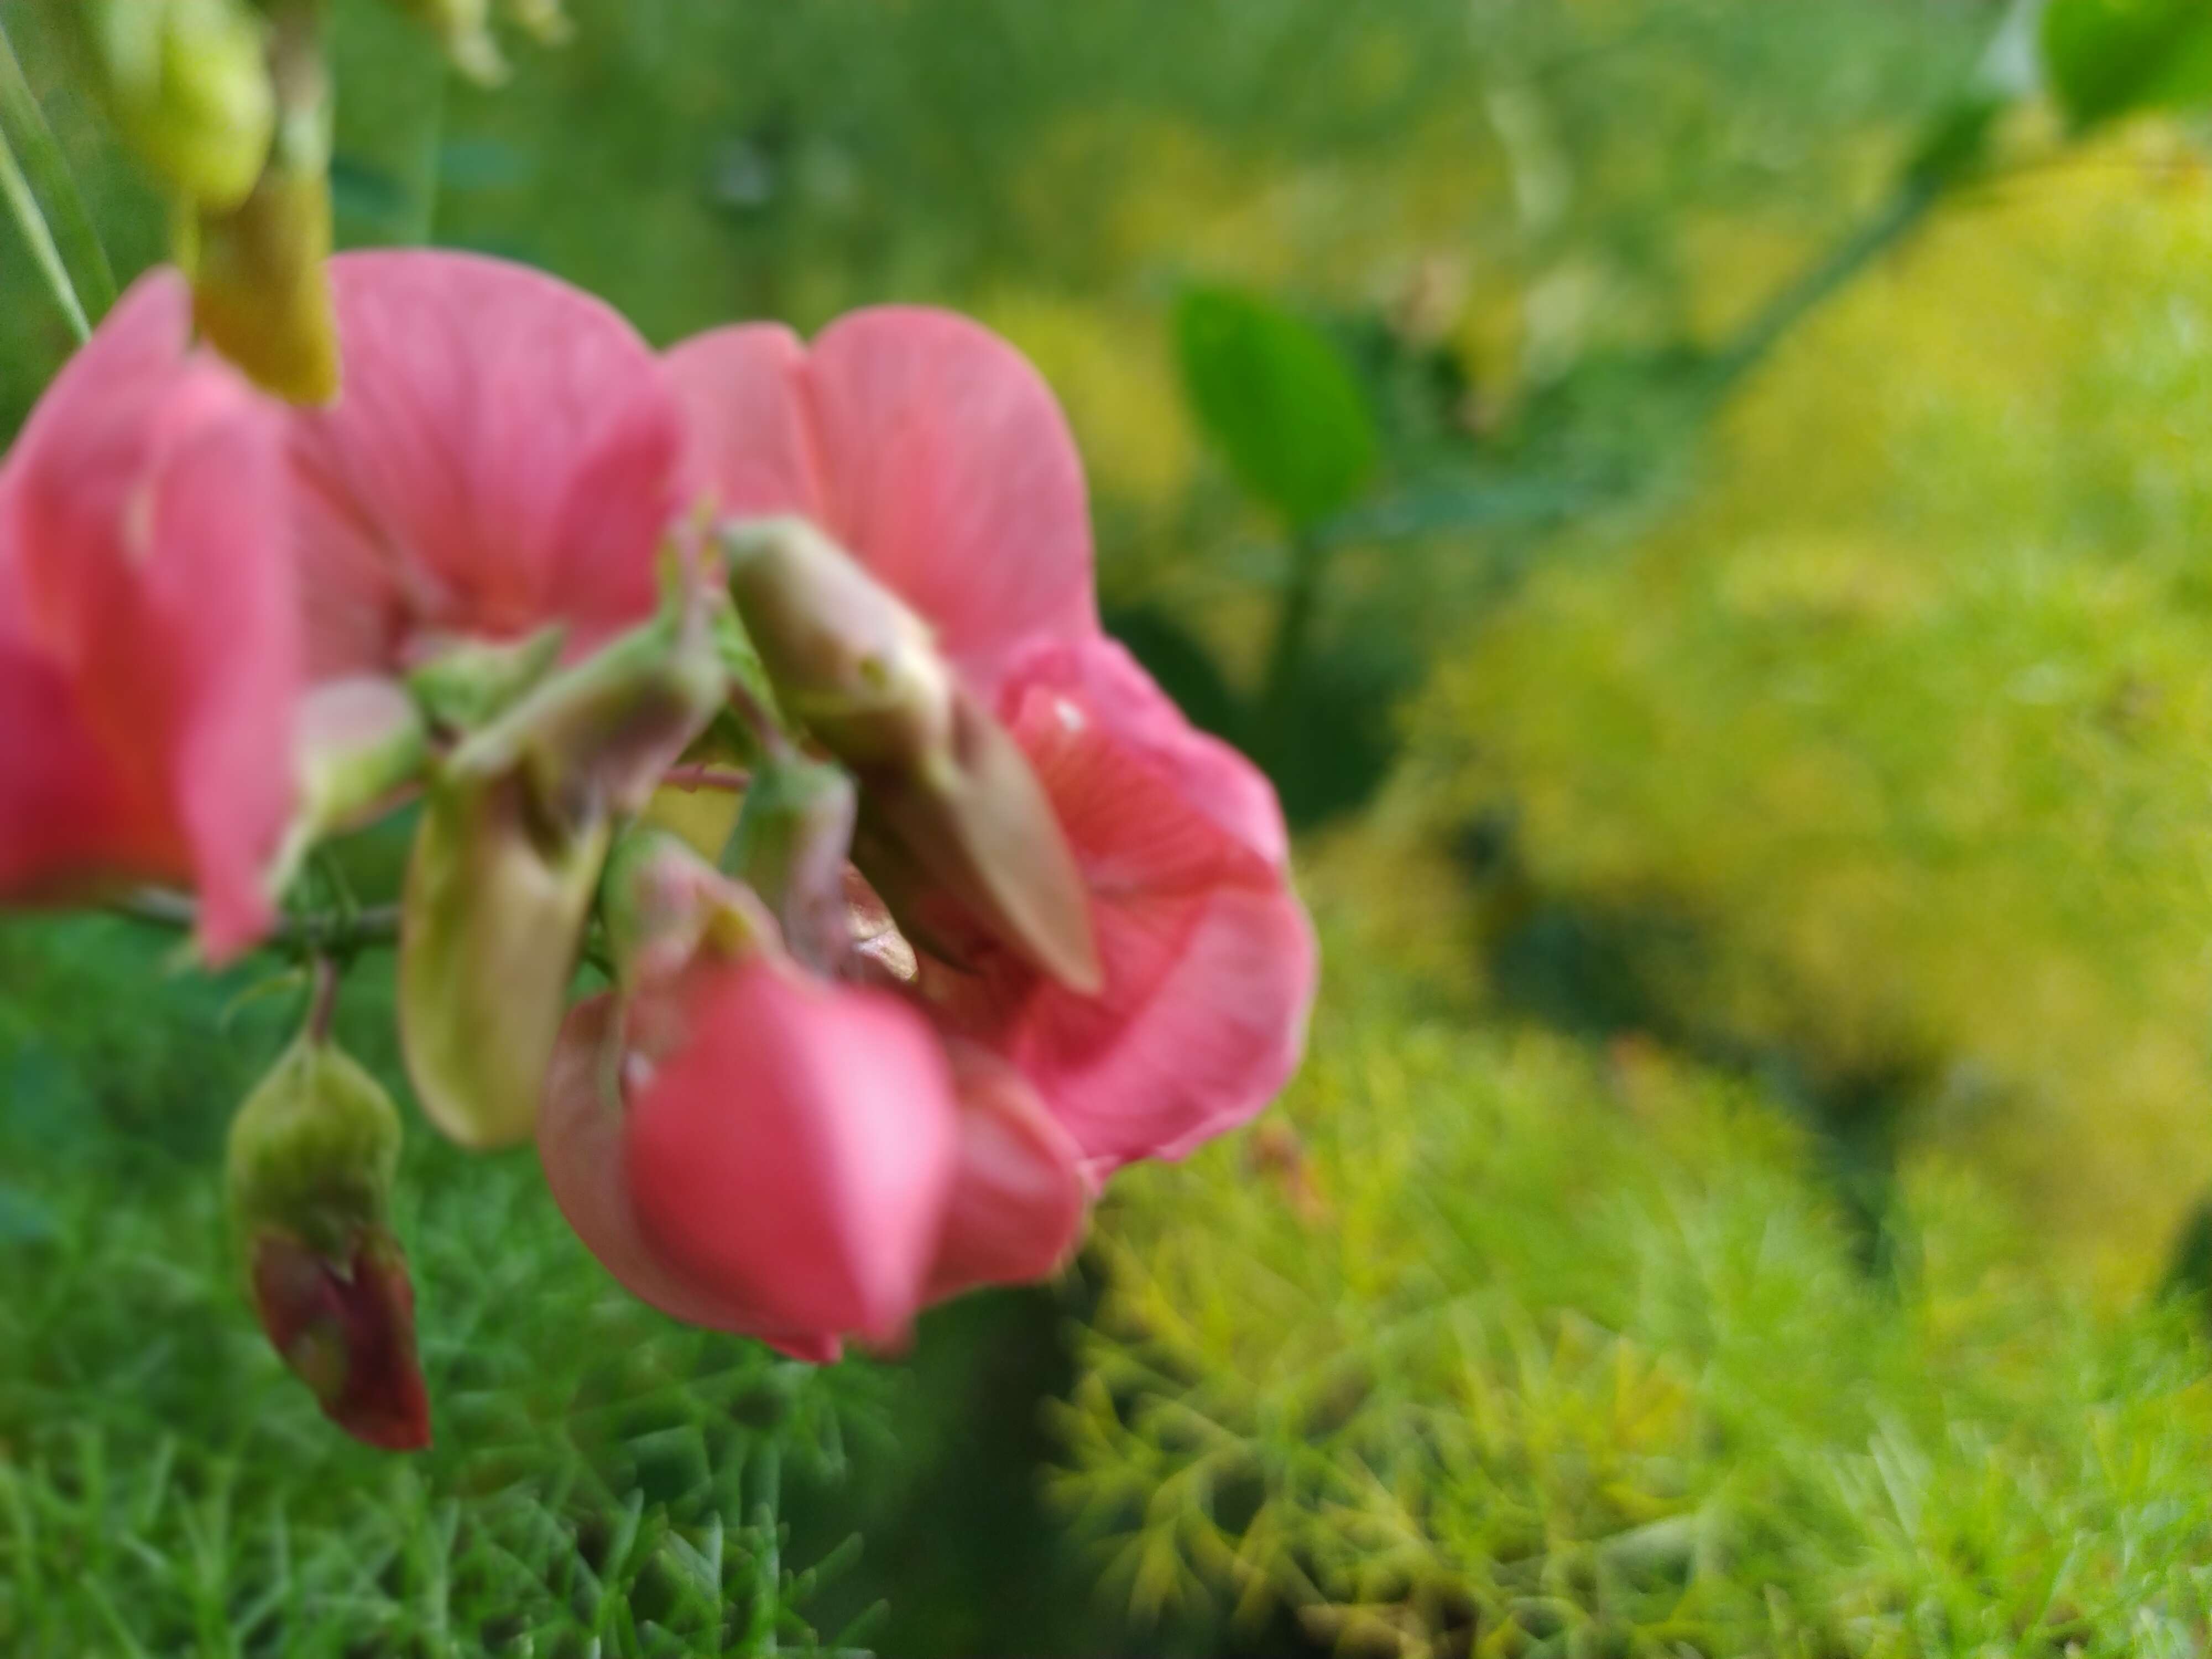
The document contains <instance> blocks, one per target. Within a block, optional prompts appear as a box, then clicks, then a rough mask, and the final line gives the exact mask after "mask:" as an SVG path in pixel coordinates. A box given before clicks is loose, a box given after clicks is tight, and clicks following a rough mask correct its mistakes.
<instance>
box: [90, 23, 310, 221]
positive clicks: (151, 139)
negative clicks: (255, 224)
mask: <svg viewBox="0 0 2212 1659" xmlns="http://www.w3.org/2000/svg"><path fill="white" fill-rule="evenodd" d="M87 21H88V23H89V25H90V33H91V39H92V43H93V48H94V53H95V55H96V56H97V58H99V61H100V67H101V70H103V71H104V72H105V75H106V83H107V100H108V104H109V106H110V108H111V109H112V111H113V112H114V116H115V121H116V125H118V127H120V128H121V129H122V131H123V134H124V137H125V138H126V139H127V140H128V141H129V143H130V144H131V148H132V149H135V150H136V151H137V153H138V155H140V157H141V158H142V159H143V161H145V163H146V165H147V166H148V167H151V168H152V169H153V170H154V171H155V173H158V174H159V175H160V176H161V179H162V180H163V181H164V182H165V183H167V185H170V186H171V187H172V188H173V189H174V190H175V191H178V192H179V193H180V194H181V195H183V196H185V197H188V198H190V199H191V200H192V201H194V202H197V203H199V204H203V205H204V207H206V208H207V209H209V210H212V211H216V212H222V211H224V210H228V209H231V208H234V207H236V206H238V205H239V204H240V203H242V202H243V201H244V200H245V199H246V195H247V193H248V192H250V191H252V188H253V185H254V182H255V180H257V179H259V178H260V176H261V169H262V167H263V165H264V163H265V162H266V161H268V159H269V148H270V141H271V139H272V138H273V137H275V134H276V88H275V87H274V85H273V84H272V82H271V80H270V71H269V61H268V48H267V41H266V29H265V26H264V23H263V21H262V19H261V17H260V15H259V14H258V12H256V11H255V10H254V9H253V8H252V6H251V5H249V4H247V3H246V0H94V3H93V5H92V7H91V9H90V10H89V12H88V19H87Z"/></svg>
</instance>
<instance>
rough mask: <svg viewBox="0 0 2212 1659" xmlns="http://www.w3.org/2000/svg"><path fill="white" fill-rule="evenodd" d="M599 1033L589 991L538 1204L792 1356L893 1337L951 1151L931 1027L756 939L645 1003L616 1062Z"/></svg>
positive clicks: (605, 1022) (690, 1307)
mask: <svg viewBox="0 0 2212 1659" xmlns="http://www.w3.org/2000/svg"><path fill="white" fill-rule="evenodd" d="M610 1031H611V1006H610V1005H609V1004H608V1003H607V1002H606V1000H604V999H602V1000H599V1001H597V1002H591V1003H586V1004H585V1005H583V1006H581V1007H580V1008H578V1009H577V1010H576V1011H575V1012H574V1013H572V1014H571V1015H570V1017H569V1021H568V1029H567V1030H565V1031H564V1032H563V1034H562V1043H561V1047H560V1049H559V1051H558V1052H557V1054H556V1059H555V1062H554V1074H553V1078H552V1080H551V1082H550V1085H549V1087H548V1090H547V1097H546V1102H545V1106H544V1111H543V1112H542V1113H541V1115H540V1118H539V1126H538V1146H539V1152H540V1156H541V1158H542V1159H543V1161H544V1166H545V1173H546V1178H547V1180H548V1182H550V1185H551V1187H552V1188H553V1193H554V1197H555V1199H556V1201H557V1202H558V1203H559V1204H560V1206H561V1207H562V1212H563V1213H564V1214H566V1215H567V1216H568V1220H569V1225H572V1226H573V1227H574V1228H575V1230H576V1232H577V1234H578V1236H579V1237H581V1238H582V1239H583V1241H584V1243H586V1245H587V1246H588V1247H589V1248H590V1249H592V1253H593V1254H594V1255H598V1256H599V1259H600V1260H601V1261H603V1262H605V1264H606V1266H607V1268H608V1270H609V1271H610V1272H611V1273H613V1274H614V1275H615V1276H616V1278H617V1279H620V1280H621V1281H622V1282H623V1284H624V1285H627V1286H628V1287H629V1289H630V1290H631V1291H634V1292H635V1294H637V1295H638V1296H640V1297H643V1298H644V1299H645V1300H647V1301H648V1302H651V1303H653V1304H654V1305H656V1306H658V1307H659V1308H661V1309H662V1310H664V1311H665V1312H668V1313H671V1314H673V1315H675V1316H677V1317H678V1318H682V1319H686V1320H690V1321H691V1322H696V1323H702V1324H707V1325H711V1326H715V1327H718V1328H723V1329H728V1330H736V1331H742V1332H745V1333H747V1334H752V1335H756V1336H760V1337H763V1338H764V1339H765V1340H769V1341H770V1342H772V1343H774V1344H775V1346H778V1347H780V1348H782V1349H783V1350H784V1351H785V1352H789V1353H793V1354H794V1355H797V1356H799V1357H800V1358H809V1359H817V1360H818V1359H829V1358H835V1357H836V1353H837V1351H838V1346H839V1341H840V1339H841V1338H842V1336H844V1335H847V1334H857V1335H860V1336H862V1337H865V1338H866V1339H868V1340H872V1341H876V1342H888V1341H892V1340H896V1339H897V1338H899V1337H900V1336H901V1335H902V1334H903V1333H904V1331H905V1329H906V1328H907V1326H908V1323H909V1322H910V1321H911V1320H912V1319H913V1316H914V1315H915V1312H916V1310H918V1309H919V1308H920V1307H921V1303H922V1298H923V1295H924V1292H925V1290H926V1288H927V1282H928V1276H929V1273H930V1270H931V1267H932V1266H933V1262H934V1260H935V1255H936V1249H937V1241H938V1237H939V1231H940V1230H941V1227H942V1225H943V1220H944V1216H945V1205H946V1201H947V1199H948V1195H949V1194H950V1192H951V1185H952V1180H953V1171H954V1166H955V1162H956V1147H955V1121H956V1115H955V1109H954V1105H953V1097H952V1091H951V1079H950V1076H949V1074H948V1072H947V1067H946V1063H945V1057H944V1054H943V1052H942V1050H941V1049H940V1048H939V1045H938V1043H937V1041H936V1039H935V1037H934V1036H933V1035H932V1033H931V1032H930V1030H929V1028H928V1026H927V1024H926V1023H925V1022H924V1021H923V1020H922V1019H921V1018H920V1017H919V1016H918V1015H917V1014H916V1013H915V1012H914V1010H913V1009H912V1008H910V1007H909V1006H907V1005H906V1004H905V1003H904V1002H902V1000H899V999H898V998H896V997H894V996H891V995H890V994H888V993H885V992H881V991H874V990H864V989H857V988H854V987H847V986H839V985H833V984H830V983H829V982H828V981H817V980H811V979H809V978H808V977H806V976H805V975H803V974H802V973H800V972H799V971H797V970H795V969H792V968H791V967H790V966H789V965H788V964H786V963H782V962H781V961H772V960H770V959H769V957H767V956H765V955H764V954H762V953H759V952H757V951H751V952H748V953H747V954H746V955H744V957H740V958H738V959H735V960H718V959H714V958H711V957H708V958H702V959H701V960H700V961H699V962H698V963H695V964H694V966H693V967H692V968H691V969H689V970H687V971H686V972H685V973H684V975H681V976H680V977H679V978H678V980H676V981H673V982H672V983H671V984H668V985H665V986H659V987H653V988H652V989H650V990H647V991H645V992H643V993H641V994H640V997H639V998H638V1000H637V1001H636V1003H635V1004H634V1006H633V1007H632V1008H631V1010H630V1012H629V1026H628V1029H627V1030H626V1031H624V1032H623V1038H622V1040H623V1048H624V1052H623V1054H622V1055H621V1056H620V1057H619V1059H618V1060H616V1061H615V1063H614V1064H613V1066H609V1063H608V1060H609V1057H608V1054H607V1051H606V1047H605V1045H606V1042H607V1041H608V1039H609V1036H610ZM614 1077H618V1078H619V1079H620V1081H619V1084H618V1085H616V1086H615V1087H611V1086H610V1085H611V1078H614ZM617 1089H618V1092H619V1096H620V1098H616V1097H615V1093H616V1092H617Z"/></svg>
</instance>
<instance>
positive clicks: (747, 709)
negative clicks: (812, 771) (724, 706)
mask: <svg viewBox="0 0 2212 1659" xmlns="http://www.w3.org/2000/svg"><path fill="white" fill-rule="evenodd" d="M729 700H730V712H731V713H732V714H735V715H736V716H737V717H738V720H741V721H743V722H744V727H745V730H746V731H747V732H750V734H751V736H752V739H753V741H754V743H755V744H758V745H759V748H760V751H761V753H762V754H763V755H764V756H766V757H768V758H769V760H772V761H787V760H790V759H793V757H796V756H797V754H798V753H799V750H798V749H797V748H796V747H795V746H794V745H793V743H792V741H791V737H790V734H789V733H787V732H785V731H784V729H783V727H782V726H781V724H780V723H779V722H778V721H777V720H776V718H775V715H774V714H771V713H769V709H768V706H767V705H766V704H764V703H763V702H761V700H760V699H759V698H758V697H757V696H754V695H753V689H752V687H750V685H747V684H745V683H744V680H742V679H740V678H738V677H737V676H736V675H734V674H733V675H732V676H731V677H730V681H729Z"/></svg>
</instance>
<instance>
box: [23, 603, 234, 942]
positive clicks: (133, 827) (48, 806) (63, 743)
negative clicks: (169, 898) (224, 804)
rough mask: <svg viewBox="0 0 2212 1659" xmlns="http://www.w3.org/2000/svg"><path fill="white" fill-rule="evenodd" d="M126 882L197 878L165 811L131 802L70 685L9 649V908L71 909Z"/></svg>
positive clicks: (39, 663)
mask: <svg viewBox="0 0 2212 1659" xmlns="http://www.w3.org/2000/svg"><path fill="white" fill-rule="evenodd" d="M113 872H133V873H136V874H137V875H139V876H141V877H145V878H160V879H167V880H173V881H184V880H186V879H188V878H189V875H190V869H189V860H187V859H186V857H185V852H184V849H183V848H181V847H180V846H178V845H176V844H175V837H174V836H173V833H171V832H170V831H169V830H168V829H167V827H166V826H165V825H164V823H163V822H162V814H161V812H160V811H159V803H158V802H155V803H148V802H146V801H144V800H143V799H139V800H134V799H132V798H131V793H130V792H129V790H128V789H127V788H126V787H125V779H124V776H123V775H122V774H121V773H120V772H119V770H118V769H117V768H115V767H114V766H112V765H111V764H110V763H109V762H108V759H107V757H106V755H105V754H104V753H103V752H102V751H101V750H100V744H99V740H98V739H97V738H94V736H93V734H92V732H90V731H89V730H88V729H87V727H86V726H85V724H84V720H83V717H82V713H81V711H80V710H79V709H78V708H77V703H76V697H75V696H73V695H72V694H71V692H70V686H69V683H68V681H67V680H65V679H64V678H63V677H62V675H61V674H60V673H59V671H57V670H56V669H54V668H53V667H52V665H49V664H47V663H45V662H42V661H40V659H37V658H35V657H33V656H31V655H29V654H27V653H24V652H23V651H21V650H20V649H17V648H14V647H10V646H9V644H7V643H6V642H4V641H0V898H5V899H8V900H10V901H13V902H27V901H31V902H34V901H40V900H54V901H60V902H66V901H68V900H70V899H72V898H76V897H78V896H82V894H84V893H85V892H87V891H88V890H93V889H94V888H95V887H96V886H97V885H98V884H99V883H100V878H101V877H102V876H103V875H108V874H112V873H113Z"/></svg>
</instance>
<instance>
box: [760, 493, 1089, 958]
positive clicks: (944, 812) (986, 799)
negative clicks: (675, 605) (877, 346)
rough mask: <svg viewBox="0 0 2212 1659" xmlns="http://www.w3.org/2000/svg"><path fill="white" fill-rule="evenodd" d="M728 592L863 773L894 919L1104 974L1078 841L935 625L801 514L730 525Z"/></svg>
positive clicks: (819, 725)
mask: <svg viewBox="0 0 2212 1659" xmlns="http://www.w3.org/2000/svg"><path fill="white" fill-rule="evenodd" d="M723 546H724V549H725V551H726V555H727V558H728V565H729V573H730V592H731V596H732V599H733V600H734V601H735V603H736V605H737V607H738V614H739V616H740V617H742V619H743V620H744V624H745V627H746V629H747V630H748V631H749V632H750V635H752V639H753V642H754V644H755V645H756V646H757V647H758V649H759V652H760V656H761V660H762V662H763V665H765V666H766V667H767V670H768V672H769V678H770V679H771V680H772V681H773V682H774V683H775V688H776V691H777V693H778V695H779V696H780V697H781V700H782V702H783V706H784V707H785V708H787V709H789V710H790V711H791V712H792V714H794V715H795V716H797V717H798V718H799V720H801V721H803V722H804V723H805V726H806V728H807V729H808V731H809V732H811V733H812V734H813V735H814V736H815V737H816V738H819V739H820V740H821V742H822V743H823V745H824V746H825V747H827V748H828V749H829V751H830V752H831V753H832V754H834V755H836V757H837V758H838V759H840V760H842V761H843V762H844V763H846V764H848V766H850V767H852V768H853V769H854V772H855V773H856V774H857V775H858V777H859V780H860V811H861V820H862V823H863V826H864V828H865V829H866V830H867V831H868V832H869V833H868V836H867V838H866V840H865V841H864V842H863V851H862V855H861V858H860V863H861V866H862V868H863V869H864V870H866V872H867V873H868V875H869V877H870V878H871V879H872V880H874V881H875V883H876V884H877V886H878V889H879V890H881V891H882V892H883V895H884V898H885V899H886V900H888V901H889V902H890V905H891V907H892V909H893V910H894V912H896V913H897V914H898V915H899V918H900V921H901V922H902V924H904V923H906V922H908V921H913V922H914V924H915V928H916V929H917V930H919V932H920V933H923V934H927V933H930V932H932V931H933V928H932V927H931V924H930V921H929V918H928V917H927V914H926V913H925V909H924V904H925V902H928V901H933V900H935V899H937V898H939V897H940V896H941V897H942V898H943V899H945V900H949V901H950V902H951V903H952V904H953V905H954V906H955V907H956V908H957V910H958V912H960V913H961V915H963V916H964V917H965V918H967V919H968V920H969V921H973V922H975V923H976V924H978V925H980V926H981V927H984V928H985V929H987V931H989V932H990V933H992V934H994V936H996V937H997V938H999V939H1002V940H1004V941H1005V942H1006V944H1007V945H1010V946H1011V947H1012V948H1013V949H1014V950H1015V951H1017V952H1018V953H1019V954H1020V955H1021V956H1022V957H1024V959H1026V960H1028V961H1030V963H1033V964H1034V965H1035V966H1036V967H1037V968H1039V969H1042V971H1044V972H1046V973H1048V974H1050V975H1053V976H1054V978H1056V979H1058V980H1060V981H1062V982H1063V983H1065V984H1066V985H1068V986H1069V987H1072V988H1073V989H1076V990H1079V991H1086V992H1088V991H1094V990H1096V989H1097V987H1098V984H1099V982H1100V969H1099V964H1098V954H1097V945H1096V943H1095V941H1094V940H1093V939H1092V938H1091V912H1090V903H1089V900H1088V897H1087V896H1086V894H1085V888H1084V884H1083V881H1082V878H1081V876H1080V874H1079V872H1078V871H1077V869H1076V866H1075V858H1074V854H1073V853H1071V852H1070V851H1069V850H1068V847H1067V843H1066V838H1065V837H1064V836H1062V835H1061V834H1060V825H1059V821H1058V819H1057V818H1056V817H1054V814H1053V811H1052V806H1051V803H1050V802H1049V801H1048V800H1047V799H1046V798H1045V793H1044V791H1043V788H1042V787H1041V786H1040V785H1039V784H1038V782H1037V781H1036V775H1035V774H1034V773H1033V772H1032V771H1031V770H1030V764H1029V761H1028V759H1027V758H1026V757H1024V755H1023V753H1022V751H1021V749H1020V747H1019V746H1018V744H1015V742H1014V741H1013V739H1012V738H1011V737H1009V736H1008V735H1007V733H1006V730H1005V728H1004V727H1002V726H1000V724H999V723H998V721H996V720H994V719H993V718H992V717H991V715H990V714H989V713H988V712H987V710H985V709H984V708H983V707H982V706H981V703H979V702H976V701H975V697H974V696H972V695H971V694H970V693H969V691H968V690H966V688H965V687H964V686H963V685H962V684H960V683H959V681H958V679H957V678H956V677H955V676H954V674H953V672H952V671H951V667H950V666H949V665H947V664H946V663H945V659H943V658H942V657H941V656H940V655H939V653H938V651H937V648H936V646H935V645H934V644H933V642H932V640H931V637H930V633H929V629H927V626H926V625H924V623H922V622H921V619H920V618H919V617H916V616H915V614H914V613H913V612H912V611H909V610H908V609H907V607H906V606H905V605H903V604H902V602H901V601H900V600H899V599H898V598H897V597H896V595H895V594H893V593H891V592H890V591H889V590H888V589H886V588H884V586H881V585H880V584H879V583H878V582H877V581H876V580H875V579H874V578H873V577H872V576H871V575H869V574H868V573H867V572H866V571H865V570H864V569H862V568H860V565H859V564H857V563H856V562H854V560H853V559H852V558H851V557H850V556H848V555H847V554H846V553H845V552H844V551H843V550H842V549H840V548H839V547H837V546H836V544H833V543H831V542H830V541H829V539H828V538H825V537H823V535H822V534H821V533H820V532H818V531H817V530H815V529H814V528H813V527H812V526H811V525H808V524H806V523H805V522H804V521H803V520H793V519H771V520H757V521H753V522H750V523H743V524H738V525H736V526H732V527H730V528H728V529H726V531H725V532H724V533H723Z"/></svg>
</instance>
